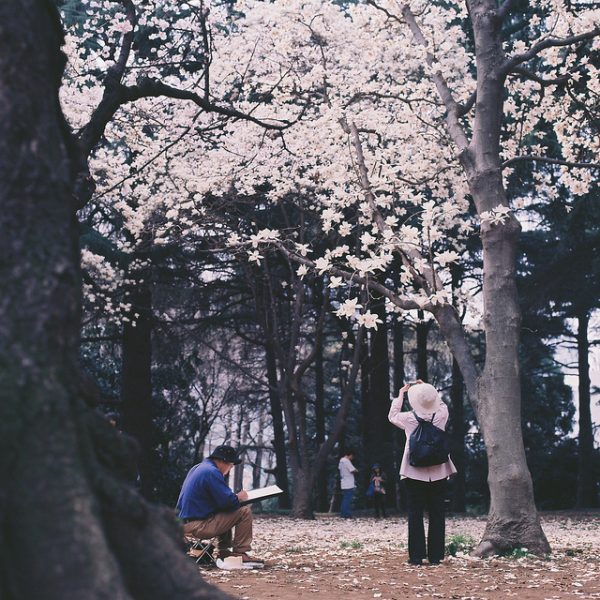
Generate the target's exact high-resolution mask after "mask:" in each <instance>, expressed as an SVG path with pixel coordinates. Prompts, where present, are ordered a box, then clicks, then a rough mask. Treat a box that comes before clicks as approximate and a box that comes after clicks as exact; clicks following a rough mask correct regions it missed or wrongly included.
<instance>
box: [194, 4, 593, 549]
mask: <svg viewBox="0 0 600 600" xmlns="http://www.w3.org/2000/svg"><path fill="white" fill-rule="evenodd" d="M240 4H243V12H244V13H245V19H242V20H241V21H240V23H238V26H237V29H236V35H237V36H238V39H236V40H235V43H232V44H230V45H229V46H228V48H227V49H226V51H227V52H230V53H231V56H232V57H233V56H238V57H241V56H242V55H246V56H247V55H248V53H249V52H250V49H252V51H253V52H254V55H255V56H256V57H260V61H259V60H258V58H257V59H256V60H254V61H253V63H252V68H253V72H254V74H256V75H259V76H261V77H264V76H265V75H267V74H268V73H271V78H273V79H274V78H275V77H276V76H278V77H280V78H282V79H283V83H281V80H280V79H278V82H279V83H280V85H279V88H278V90H277V92H276V93H274V94H273V95H272V98H273V103H274V104H277V103H278V104H279V105H281V106H282V107H286V106H289V105H290V103H292V102H293V99H294V98H295V99H296V102H297V99H298V98H310V100H311V104H310V106H309V108H308V109H307V111H306V113H305V114H304V118H303V120H302V121H301V122H300V123H299V124H298V125H297V126H296V127H294V128H292V130H290V131H288V132H286V134H285V136H284V137H283V138H279V137H272V138H268V137H267V138H263V139H262V140H261V141H260V142H258V141H257V138H256V137H255V136H254V137H253V136H252V135H251V127H252V125H251V124H248V126H247V127H241V128H238V129H237V131H236V132H234V134H233V136H232V138H231V140H230V141H229V142H228V143H229V144H230V145H231V147H235V148H236V150H237V152H238V153H239V155H242V156H244V157H247V159H246V162H244V161H242V162H240V160H239V156H232V155H229V156H228V155H226V154H223V153H218V152H217V156H218V158H215V159H214V160H215V161H217V162H218V164H219V165H220V167H221V168H220V169H219V170H218V171H216V170H215V171H214V172H213V173H212V174H207V175H208V176H206V177H202V178H201V180H200V181H199V182H198V185H199V189H198V191H199V192H206V193H208V192H210V191H211V190H213V189H215V188H218V187H222V186H226V185H231V184H232V182H234V185H235V188H236V189H237V190H239V191H240V192H242V193H251V192H252V191H253V190H254V189H255V188H256V186H257V185H260V184H262V183H263V181H268V182H269V184H270V186H271V190H272V191H271V192H269V197H270V199H271V200H272V201H274V202H276V201H277V199H278V198H281V197H283V196H284V195H285V194H289V193H291V192H298V191H299V190H301V191H302V192H303V193H304V194H306V195H308V196H310V197H311V198H312V199H313V202H314V209H315V210H316V211H318V212H320V214H321V218H322V223H323V231H324V232H325V233H329V234H330V236H331V239H332V240H334V241H335V245H334V246H333V247H331V248H330V249H329V250H328V251H326V252H325V254H324V255H322V256H318V257H317V256H314V257H310V256H307V252H306V250H305V249H303V248H301V247H300V246H299V245H298V243H297V242H296V241H294V240H293V239H289V238H285V239H284V238H283V236H279V235H278V234H277V235H276V234H274V233H273V232H271V231H269V230H265V231H263V232H258V233H257V234H256V235H255V236H254V238H253V240H250V241H245V240H240V239H239V238H238V237H235V236H234V237H233V238H232V240H231V244H232V246H238V247H239V244H240V243H242V244H248V245H249V246H251V245H254V247H253V248H250V249H249V250H248V253H249V254H248V255H249V258H250V259H251V260H254V261H260V258H261V254H260V247H261V245H262V244H267V243H270V244H275V245H276V246H277V247H278V248H279V249H280V250H281V251H282V252H284V253H285V254H286V255H287V256H289V257H291V258H292V259H293V260H294V261H295V262H296V263H297V264H298V265H299V270H298V273H299V274H300V275H302V274H303V273H306V272H307V270H309V269H314V270H315V271H316V272H318V273H321V274H327V275H328V276H329V277H330V280H331V284H330V285H332V286H339V285H340V284H341V282H345V283H344V285H346V286H348V288H349V292H350V293H349V297H348V299H347V300H346V301H345V302H343V303H342V304H341V306H340V307H339V309H338V310H337V314H338V316H341V317H347V318H350V319H355V320H356V321H357V322H358V323H359V324H361V325H364V326H365V327H367V328H370V327H375V326H376V325H377V316H376V315H375V314H374V313H372V312H371V311H370V310H369V308H368V306H367V305H365V303H364V302H360V301H359V298H358V296H357V294H356V291H354V290H356V288H360V287H367V288H369V289H371V290H374V291H376V292H377V293H379V294H382V295H384V296H386V297H387V298H388V299H389V300H390V302H391V304H392V305H393V306H394V307H395V308H396V309H397V310H399V311H405V310H425V311H428V312H430V313H431V314H432V315H433V316H434V317H435V319H436V321H437V323H438V326H439V329H440V331H441V333H442V334H443V336H444V337H445V339H446V342H447V344H448V345H449V347H450V349H451V351H452V353H453V355H454V358H455V359H456V361H457V364H458V365H459V367H460V370H461V373H462V376H463V379H464V382H465V386H466V389H467V391H468V394H469V398H470V400H471V402H472V404H473V407H474V410H475V413H476V416H477V419H478V422H479V426H480V428H481V430H482V433H483V436H484V439H485V442H486V448H487V455H488V463H489V478H488V482H489V487H490V493H491V506H490V513H489V518H488V526H487V528H486V531H485V534H484V536H483V539H482V541H481V543H480V545H479V548H478V553H479V554H481V555H485V554H490V553H493V552H498V551H504V550H507V549H510V548H513V547H516V546H526V547H527V548H529V549H530V550H532V551H535V552H537V553H545V552H547V551H548V550H549V546H548V543H547V541H546V538H545V536H544V533H543V531H542V529H541V526H540V522H539V518H538V515H537V512H536V508H535V504H534V499H533V491H532V485H531V477H530V474H529V472H528V469H527V465H526V461H525V452H524V449H523V443H522V434H521V423H520V415H521V411H520V384H519V365H518V354H517V351H518V344H519V329H520V315H519V307H518V302H517V293H516V286H515V258H516V254H517V251H518V249H517V248H518V239H519V231H520V224H519V221H518V219H517V216H516V215H517V214H518V209H519V208H520V206H523V203H524V202H526V199H523V198H511V197H509V196H508V195H507V191H506V188H505V183H504V177H505V175H506V174H507V173H509V172H510V169H511V168H512V167H513V166H514V165H515V164H516V163H518V162H527V163H529V164H530V165H531V167H532V168H534V167H535V164H536V163H546V164H552V165H556V168H557V169H559V170H560V173H561V176H562V180H563V182H564V183H565V185H568V186H569V187H570V188H571V190H572V192H573V193H575V194H578V193H583V192H585V191H586V190H587V189H588V186H589V183H590V181H591V177H592V175H591V170H590V169H595V168H597V166H598V165H597V164H595V163H593V157H594V155H595V152H597V140H596V139H595V138H594V137H593V136H592V135H590V134H589V129H587V128H586V125H585V119H582V118H580V117H581V112H578V111H577V110H575V108H574V102H575V101H572V100H568V99H567V98H565V97H564V95H562V94H560V93H559V92H558V91H555V89H554V88H555V87H556V86H557V85H559V84H560V83H564V82H565V80H570V79H573V80H581V79H583V80H585V81H586V82H587V86H586V87H585V89H584V90H583V91H581V92H579V94H578V97H577V98H576V100H577V102H578V103H582V102H583V103H585V102H586V101H587V100H588V98H589V96H590V95H593V94H594V93H597V86H598V71H597V68H596V67H595V66H594V65H593V64H591V63H589V62H588V61H586V60H585V58H579V55H578V53H577V50H578V48H579V47H580V46H581V45H583V44H587V45H594V47H597V44H598V41H597V40H598V33H599V31H598V27H597V25H596V22H597V19H598V13H597V11H596V10H586V9H585V7H580V10H579V11H578V12H577V13H573V12H571V11H570V10H569V9H568V7H564V6H563V5H562V3H560V2H554V1H552V0H541V1H540V2H537V3H536V4H535V7H536V14H535V15H533V16H532V17H531V19H530V20H529V22H527V23H525V25H523V26H522V27H521V30H523V29H525V32H524V33H523V31H522V35H521V36H520V37H519V38H518V39H513V38H511V37H510V34H509V33H507V32H508V31H509V28H508V27H507V24H508V23H510V21H511V19H513V18H515V19H517V18H519V17H520V15H514V16H513V14H512V12H511V11H512V2H511V1H510V0H509V1H508V2H504V3H503V4H502V5H500V6H498V5H497V3H496V2H492V1H489V0H477V1H475V0H474V1H471V2H467V4H466V6H464V5H462V4H458V3H445V4H443V5H438V4H436V3H430V2H424V1H414V2H411V3H405V4H403V3H397V2H391V1H389V2H388V1H383V0H382V1H381V2H377V1H372V2H371V1H370V2H368V3H367V4H368V6H367V5H353V6H349V7H347V8H345V9H344V8H340V7H338V6H335V5H333V4H328V3H327V4H324V3H321V2H274V3H269V4H262V3H258V2H246V3H240ZM274 24H276V26H274ZM524 38H525V39H526V41H523V39H524ZM267 79H268V77H267ZM254 90H255V91H256V88H254ZM580 110H583V109H580ZM546 122H550V123H551V124H552V125H553V128H554V136H555V141H557V142H558V147H559V148H560V150H559V154H556V148H555V147H550V144H549V143H548V140H544V139H541V138H539V137H538V136H537V133H536V132H537V131H538V128H539V127H540V125H541V124H542V123H544V124H545V123H546ZM552 151H554V154H553V153H552ZM533 177H534V179H535V180H536V181H537V183H538V186H537V189H536V193H537V194H539V195H540V196H542V197H543V196H544V195H549V194H551V193H552V190H551V188H550V186H549V185H548V184H547V182H546V181H545V180H544V177H543V175H537V174H536V173H535V172H534V174H533ZM469 206H472V207H473V208H474V209H475V211H476V214H477V220H476V221H474V220H473V219H472V218H471V217H469V211H468V208H469ZM475 232H476V233H477V234H478V235H479V236H480V238H481V242H482V256H483V273H482V276H483V294H482V298H481V301H482V304H483V306H482V307H481V306H477V301H475V302H470V299H469V298H468V294H467V293H465V292H463V297H462V299H460V304H465V303H468V304H469V305H470V307H471V321H472V322H474V321H476V318H477V311H478V310H479V309H481V308H482V326H483V329H484V331H485V341H486V346H485V363H484V366H483V368H481V369H480V368H479V366H478V365H477V364H476V362H475V360H474V355H473V352H472V349H471V348H470V346H469V343H468V339H467V336H466V335H465V329H464V327H463V325H462V324H461V323H460V321H459V319H458V316H457V311H456V309H455V308H454V307H453V306H452V305H451V304H450V303H449V302H448V300H449V291H448V290H449V286H450V281H451V277H450V273H449V269H448V266H449V265H450V264H451V263H453V262H455V261H457V260H460V258H461V254H462V253H463V252H464V241H465V239H466V236H469V235H474V234H475ZM351 235H353V236H358V238H359V239H360V246H359V249H358V251H356V250H355V249H352V250H351V246H350V245H348V244H345V243H344V238H347V237H348V236H351ZM444 238H447V240H446V241H449V242H450V244H451V246H450V247H448V244H444V245H442V243H441V242H442V240H444ZM395 256H396V257H399V259H400V261H401V264H402V276H401V284H402V285H401V288H400V289H397V288H390V287H388V285H387V282H386V281H385V280H384V283H380V282H379V281H377V278H376V277H375V276H376V275H378V274H381V273H385V272H386V271H387V270H388V269H389V266H390V264H391V261H392V260H393V257H395Z"/></svg>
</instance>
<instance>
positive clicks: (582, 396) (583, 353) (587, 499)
mask: <svg viewBox="0 0 600 600" xmlns="http://www.w3.org/2000/svg"><path fill="white" fill-rule="evenodd" d="M589 321H590V317H589V314H588V311H587V310H581V311H579V313H578V314H577V355H578V361H577V363H578V373H579V387H578V393H579V456H578V461H577V502H576V506H577V508H594V507H596V506H598V497H597V492H596V480H595V477H594V431H593V428H592V413H591V410H590V404H591V394H590V362H589V352H590V343H589V339H588V327H589Z"/></svg>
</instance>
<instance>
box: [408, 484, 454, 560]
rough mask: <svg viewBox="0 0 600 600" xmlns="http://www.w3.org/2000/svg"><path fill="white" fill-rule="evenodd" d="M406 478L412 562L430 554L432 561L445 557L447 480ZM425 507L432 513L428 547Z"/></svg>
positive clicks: (409, 549)
mask: <svg viewBox="0 0 600 600" xmlns="http://www.w3.org/2000/svg"><path fill="white" fill-rule="evenodd" d="M405 482H406V492H407V496H408V557H409V559H410V561H411V562H416V563H418V562H421V561H422V560H423V559H424V558H425V557H427V558H428V559H429V562H430V563H437V562H439V561H440V560H442V559H443V558H444V542H445V537H446V518H445V507H444V497H445V491H446V480H445V479H440V480H439V481H417V480H416V479H405ZM424 510H427V512H428V514H429V530H428V531H427V547H426V546H425V527H424V525H423V511H424Z"/></svg>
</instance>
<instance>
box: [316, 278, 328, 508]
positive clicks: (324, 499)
mask: <svg viewBox="0 0 600 600" xmlns="http://www.w3.org/2000/svg"><path fill="white" fill-rule="evenodd" d="M322 307H323V280H322V279H318V280H317V281H316V282H315V308H316V310H317V311H318V312H320V311H321V310H322ZM323 338H324V335H322V336H319V338H318V339H317V340H316V341H315V344H316V346H317V347H316V355H315V442H316V445H317V448H319V447H320V446H321V444H322V443H323V442H324V441H325V361H324V356H323V345H324V339H323ZM315 486H316V499H315V508H316V509H317V511H319V512H326V511H327V506H328V504H329V498H328V495H327V463H324V464H323V467H322V468H321V469H319V472H318V473H317V474H316V485H315Z"/></svg>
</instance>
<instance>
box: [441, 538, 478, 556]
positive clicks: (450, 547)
mask: <svg viewBox="0 0 600 600" xmlns="http://www.w3.org/2000/svg"><path fill="white" fill-rule="evenodd" d="M473 548H475V540H474V539H473V538H472V537H471V536H469V535H462V534H460V533H458V534H454V535H451V536H450V537H449V538H448V541H447V542H446V554H447V555H448V556H456V555H457V554H470V553H471V552H472V551H473Z"/></svg>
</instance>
